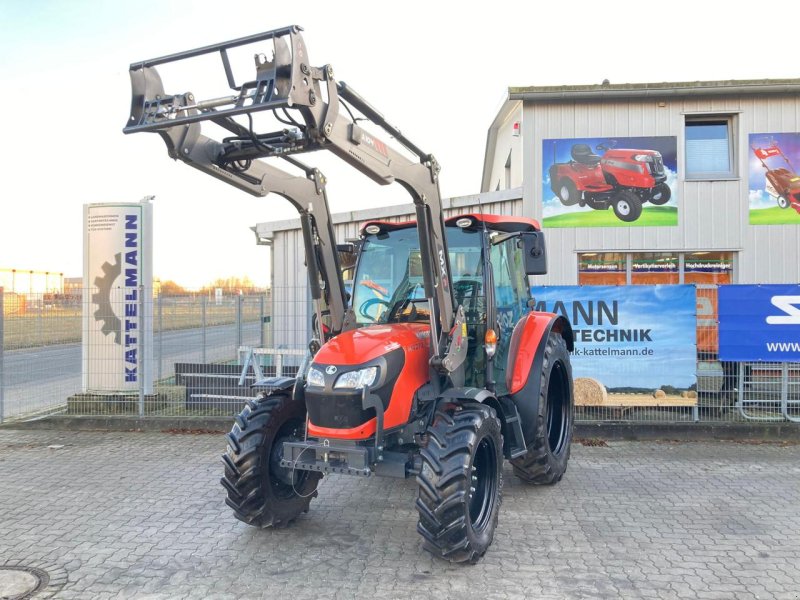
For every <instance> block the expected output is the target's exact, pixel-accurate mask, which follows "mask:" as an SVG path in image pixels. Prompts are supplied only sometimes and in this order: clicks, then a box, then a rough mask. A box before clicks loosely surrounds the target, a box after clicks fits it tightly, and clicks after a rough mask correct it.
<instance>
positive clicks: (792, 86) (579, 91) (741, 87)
mask: <svg viewBox="0 0 800 600" xmlns="http://www.w3.org/2000/svg"><path fill="white" fill-rule="evenodd" d="M798 93H800V79H731V80H724V81H682V82H661V83H613V84H612V83H607V82H603V83H601V84H597V85H550V86H533V87H509V88H508V99H509V100H523V101H525V102H552V101H554V100H582V99H586V100H599V99H604V98H646V97H652V98H664V97H668V96H673V97H674V96H722V95H726V96H730V95H747V94H758V95H763V94H798Z"/></svg>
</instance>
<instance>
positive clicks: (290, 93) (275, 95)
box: [124, 26, 316, 133]
mask: <svg viewBox="0 0 800 600" xmlns="http://www.w3.org/2000/svg"><path fill="white" fill-rule="evenodd" d="M299 32H300V28H299V27H296V26H292V27H285V28H283V29H275V30H273V31H267V32H264V33H260V34H257V35H252V36H248V37H244V38H239V39H236V40H231V41H229V42H223V43H221V44H214V45H211V46H205V47H203V48H197V49H195V50H189V51H186V52H178V53H176V54H170V55H168V56H162V57H160V58H154V59H151V60H145V61H141V62H137V63H133V64H131V66H130V77H131V87H132V90H133V98H132V102H131V115H130V118H129V122H128V123H127V125H126V126H125V129H124V131H125V133H136V132H139V131H163V130H164V129H167V128H170V127H175V126H178V125H187V124H189V123H196V122H198V121H202V120H204V119H208V118H210V116H211V115H210V111H213V112H214V115H213V117H214V118H217V119H218V118H225V117H233V116H235V115H241V114H245V113H251V112H254V111H262V110H269V109H275V108H283V107H292V106H295V105H307V106H310V105H313V104H314V103H315V102H316V97H315V93H314V91H313V86H312V85H311V78H310V77H309V76H310V74H311V70H310V67H309V66H308V58H307V54H306V49H305V44H304V43H303V38H302V37H301V36H300V34H299ZM266 40H271V41H272V57H267V56H266V55H265V54H263V53H258V54H256V55H255V57H254V58H255V67H256V73H255V79H253V80H251V81H246V82H243V83H241V84H237V82H236V79H235V77H234V74H233V69H232V67H231V62H230V59H229V56H228V50H230V49H232V48H237V47H241V46H248V45H251V44H256V43H258V42H263V41H266ZM212 53H219V56H220V60H221V62H222V67H223V69H224V72H225V76H226V79H227V84H228V87H229V88H230V90H231V91H232V92H235V93H233V94H230V95H227V96H221V97H218V98H208V99H205V100H201V99H198V98H195V97H194V95H193V94H192V93H191V92H186V93H183V94H178V95H168V94H166V93H165V92H164V88H163V85H162V83H161V78H160V77H159V75H158V72H157V71H156V70H155V67H157V66H159V65H165V64H169V63H175V62H178V61H183V60H187V59H191V58H195V57H198V56H203V55H206V54H212Z"/></svg>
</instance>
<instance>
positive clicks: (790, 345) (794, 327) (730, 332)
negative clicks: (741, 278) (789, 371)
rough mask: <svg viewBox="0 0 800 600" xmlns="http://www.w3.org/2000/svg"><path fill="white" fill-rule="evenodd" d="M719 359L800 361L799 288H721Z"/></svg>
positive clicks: (766, 286)
mask: <svg viewBox="0 0 800 600" xmlns="http://www.w3.org/2000/svg"><path fill="white" fill-rule="evenodd" d="M719 357H720V360H726V361H728V360H729V361H770V362H800V285H723V286H720V288H719Z"/></svg>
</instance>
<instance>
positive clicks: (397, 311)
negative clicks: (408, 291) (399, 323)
mask: <svg viewBox="0 0 800 600" xmlns="http://www.w3.org/2000/svg"><path fill="white" fill-rule="evenodd" d="M427 301H428V299H427V298H406V299H405V300H403V301H402V302H397V303H396V304H395V305H394V308H393V309H392V312H391V313H389V319H388V320H389V321H394V319H395V318H397V319H398V320H399V319H400V315H401V314H403V311H404V310H405V309H406V307H407V306H408V305H409V304H411V305H412V306H413V304H414V303H415V302H427Z"/></svg>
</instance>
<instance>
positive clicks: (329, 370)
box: [325, 365, 336, 375]
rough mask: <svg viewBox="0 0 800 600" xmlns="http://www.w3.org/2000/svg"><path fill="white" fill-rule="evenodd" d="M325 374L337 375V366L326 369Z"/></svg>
mask: <svg viewBox="0 0 800 600" xmlns="http://www.w3.org/2000/svg"><path fill="white" fill-rule="evenodd" d="M325 372H326V373H327V374H328V375H335V374H336V366H335V365H330V366H327V367H325Z"/></svg>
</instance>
